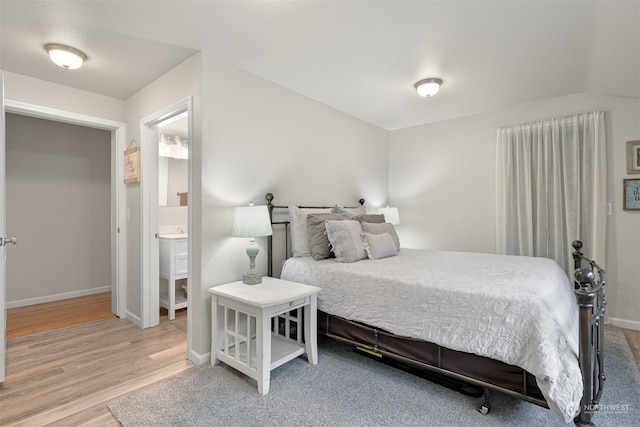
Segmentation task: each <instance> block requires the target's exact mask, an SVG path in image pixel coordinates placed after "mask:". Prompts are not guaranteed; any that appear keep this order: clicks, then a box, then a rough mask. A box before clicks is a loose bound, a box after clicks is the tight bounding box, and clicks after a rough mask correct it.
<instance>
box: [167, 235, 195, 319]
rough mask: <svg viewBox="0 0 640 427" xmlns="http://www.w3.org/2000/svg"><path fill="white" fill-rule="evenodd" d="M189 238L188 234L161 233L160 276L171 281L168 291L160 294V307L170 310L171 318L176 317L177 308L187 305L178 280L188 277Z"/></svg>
mask: <svg viewBox="0 0 640 427" xmlns="http://www.w3.org/2000/svg"><path fill="white" fill-rule="evenodd" d="M188 247H189V239H188V236H187V235H186V234H161V235H160V277H161V278H163V279H167V281H168V282H169V284H168V286H167V292H166V293H161V294H160V307H164V308H166V309H167V310H169V320H173V319H175V317H176V310H179V309H181V308H186V307H187V298H186V297H185V295H184V292H183V291H182V289H181V288H178V289H176V281H177V280H180V279H186V278H187V272H188V264H189V252H188Z"/></svg>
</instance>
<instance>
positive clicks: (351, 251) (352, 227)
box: [326, 220, 367, 262]
mask: <svg viewBox="0 0 640 427" xmlns="http://www.w3.org/2000/svg"><path fill="white" fill-rule="evenodd" d="M326 225H327V236H328V237H329V242H331V247H332V248H333V253H334V254H336V259H337V260H338V261H340V262H356V261H359V260H361V259H365V258H367V251H366V250H365V249H364V244H363V243H362V236H361V234H362V228H361V227H360V223H359V222H358V221H351V220H346V221H327V224H326Z"/></svg>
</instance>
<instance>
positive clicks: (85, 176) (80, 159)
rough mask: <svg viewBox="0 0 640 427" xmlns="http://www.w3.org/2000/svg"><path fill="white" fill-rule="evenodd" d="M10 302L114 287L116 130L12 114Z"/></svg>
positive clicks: (8, 126)
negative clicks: (13, 240) (113, 145)
mask: <svg viewBox="0 0 640 427" xmlns="http://www.w3.org/2000/svg"><path fill="white" fill-rule="evenodd" d="M6 145H7V147H6V160H7V174H6V175H7V176H6V178H7V180H6V185H7V229H8V230H11V234H12V235H15V236H18V238H19V244H18V245H16V246H15V247H13V248H12V249H11V251H8V252H7V272H8V302H9V304H10V305H11V306H19V305H28V304H36V303H41V302H45V301H53V300H56V299H63V298H69V297H73V296H81V295H87V294H91V293H95V292H98V291H102V292H104V291H105V288H106V290H110V287H111V132H109V131H105V130H99V129H91V128H87V127H83V126H76V125H71V124H66V123H60V122H54V121H50V120H43V119H36V118H33V117H26V116H20V115H15V114H7V115H6Z"/></svg>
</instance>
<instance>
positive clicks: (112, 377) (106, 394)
mask: <svg viewBox="0 0 640 427" xmlns="http://www.w3.org/2000/svg"><path fill="white" fill-rule="evenodd" d="M162 314H164V315H162ZM186 356H187V336H186V310H180V311H178V312H176V319H175V320H174V321H171V322H169V321H168V320H167V316H166V312H165V313H161V323H160V325H159V326H157V327H155V328H150V329H145V330H142V329H140V328H138V327H137V326H135V325H134V324H133V323H131V322H129V321H128V320H120V319H118V318H116V317H111V318H108V319H103V320H98V321H94V322H91V323H86V324H81V325H77V326H71V327H66V328H63V329H57V330H53V331H47V332H41V333H36V334H32V335H27V336H22V337H18V338H13V339H9V340H8V341H7V373H6V379H5V382H4V384H3V386H2V388H0V425H2V426H44V425H52V426H117V425H119V423H118V422H117V420H116V419H115V418H114V417H113V416H112V415H111V413H110V412H109V409H108V408H107V405H108V403H109V402H110V401H112V400H113V399H115V398H117V397H119V396H122V395H124V394H126V393H129V392H131V391H134V390H137V389H139V388H142V387H145V386H147V385H149V384H153V383H155V382H158V381H161V380H163V379H165V378H170V377H172V376H174V375H177V374H179V373H181V372H184V371H185V370H187V369H190V368H192V367H193V365H192V364H191V363H190V362H188V361H187V360H186Z"/></svg>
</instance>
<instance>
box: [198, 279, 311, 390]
mask: <svg viewBox="0 0 640 427" xmlns="http://www.w3.org/2000/svg"><path fill="white" fill-rule="evenodd" d="M318 292H320V288H318V287H316V286H309V285H303V284H301V283H295V282H289V281H287V280H280V279H275V278H272V277H263V278H262V283H260V284H258V285H245V284H244V283H242V282H233V283H227V284H225V285H220V286H214V287H212V288H209V293H211V294H212V298H211V364H212V365H217V364H218V363H220V362H221V361H222V362H224V363H226V364H227V365H229V366H231V367H233V368H235V369H237V370H239V371H240V372H242V373H244V374H245V375H248V376H249V377H251V378H254V379H255V380H256V381H257V382H258V393H260V394H262V395H265V394H267V393H268V392H269V380H270V376H271V370H272V369H274V368H277V367H278V366H280V365H282V364H284V363H286V362H288V361H289V360H291V359H294V358H296V357H298V356H300V355H301V354H304V353H307V360H308V361H309V363H310V364H312V365H316V364H317V363H318V347H317V335H318V328H317V323H318V319H317V294H318ZM303 325H304V328H303ZM302 329H304V335H303V333H302V332H303V331H302Z"/></svg>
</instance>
